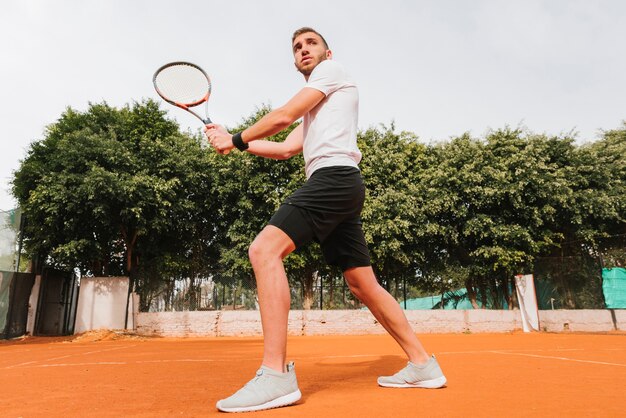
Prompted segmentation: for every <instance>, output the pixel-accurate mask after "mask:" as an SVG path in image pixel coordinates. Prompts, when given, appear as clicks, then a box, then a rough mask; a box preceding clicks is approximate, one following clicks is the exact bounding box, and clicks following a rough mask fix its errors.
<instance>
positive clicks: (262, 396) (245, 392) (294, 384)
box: [216, 362, 302, 412]
mask: <svg viewBox="0 0 626 418" xmlns="http://www.w3.org/2000/svg"><path fill="white" fill-rule="evenodd" d="M301 397H302V394H301V393H300V389H298V380H297V379H296V371H295V366H294V364H293V362H291V363H289V364H288V365H287V373H279V372H277V371H275V370H272V369H270V368H269V367H266V366H261V368H260V369H259V370H257V372H256V376H255V377H254V378H253V379H252V380H250V381H249V382H248V383H246V385H245V386H244V387H242V388H241V389H239V390H238V391H237V392H235V394H234V395H232V396H230V397H228V398H226V399H222V400H221V401H218V402H217V404H216V406H217V409H219V410H220V411H222V412H249V411H260V410H262V409H270V408H278V407H280V406H287V405H291V404H292V403H295V402H297V401H298V400H299V399H300V398H301Z"/></svg>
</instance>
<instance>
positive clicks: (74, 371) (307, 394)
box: [0, 332, 626, 417]
mask: <svg viewBox="0 0 626 418" xmlns="http://www.w3.org/2000/svg"><path fill="white" fill-rule="evenodd" d="M422 341H423V342H424V343H425V345H426V347H427V348H428V349H429V350H430V351H433V352H435V353H436V354H437V357H438V359H439V362H440V364H441V366H442V368H443V370H444V372H445V374H446V376H447V378H448V385H447V387H446V388H443V389H437V390H424V389H390V388H381V387H378V386H377V385H376V377H377V376H378V375H380V374H389V373H392V372H395V371H397V370H398V369H400V368H402V367H403V366H404V364H405V360H404V357H403V355H402V354H403V353H402V352H401V351H400V349H399V348H398V347H397V346H396V345H395V343H394V341H393V340H392V339H391V337H388V336H385V335H375V336H371V335H370V336H318V337H290V341H289V353H288V356H289V359H293V360H295V362H296V370H297V374H298V380H299V384H300V389H301V391H302V394H303V398H302V399H301V400H300V401H299V402H298V403H297V404H295V405H294V406H290V407H286V408H280V409H273V410H269V411H261V412H256V413H251V414H248V415H255V416H275V417H293V416H296V417H416V416H429V417H433V416H434V417H446V416H473V417H499V416H507V417H511V416H513V417H515V416H519V417H521V416H524V417H529V416H536V417H540V416H541V417H544V416H568V417H572V416H603V417H611V416H615V417H617V416H624V414H625V413H626V412H625V411H626V409H625V407H624V406H625V405H626V404H625V400H624V395H625V394H626V392H625V388H626V334H624V333H609V334H549V333H534V334H523V333H512V334H431V335H424V336H422ZM261 349H262V340H261V339H260V338H211V339H208V338H206V339H173V338H141V337H134V336H120V335H117V334H114V333H104V332H102V333H91V334H86V335H83V336H78V337H73V338H65V339H64V338H52V339H51V338H26V339H23V340H20V341H8V342H2V343H0V387H1V388H2V396H1V399H2V402H1V403H0V408H1V410H0V416H3V417H44V416H45V417H50V416H63V417H78V416H137V417H165V416H167V417H171V416H191V417H202V416H213V415H222V416H226V414H223V413H219V412H217V411H216V409H215V402H216V401H217V400H218V399H220V398H221V397H225V396H227V395H230V394H231V393H232V392H233V391H235V390H236V389H238V388H239V387H240V386H241V385H242V384H243V383H245V382H246V381H248V380H249V379H250V378H252V376H253V375H254V372H255V370H256V368H257V366H258V365H259V363H260V355H261ZM248 415H246V416H248ZM238 416H242V415H238Z"/></svg>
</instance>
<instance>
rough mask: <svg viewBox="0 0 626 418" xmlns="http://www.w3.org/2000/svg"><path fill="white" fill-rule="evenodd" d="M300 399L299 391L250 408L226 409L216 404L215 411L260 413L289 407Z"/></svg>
mask: <svg viewBox="0 0 626 418" xmlns="http://www.w3.org/2000/svg"><path fill="white" fill-rule="evenodd" d="M301 397H302V393H300V389H298V390H296V391H295V392H292V393H290V394H288V395H284V396H281V397H280V398H276V399H273V400H271V401H269V402H265V403H264V404H261V405H252V406H242V407H232V408H226V407H221V406H220V403H219V402H218V403H217V405H216V406H217V409H219V410H220V411H222V412H252V411H261V410H263V409H272V408H280V407H281V406H287V405H291V404H292V403H296V402H298V401H299V400H300V398H301Z"/></svg>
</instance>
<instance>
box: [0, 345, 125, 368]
mask: <svg viewBox="0 0 626 418" xmlns="http://www.w3.org/2000/svg"><path fill="white" fill-rule="evenodd" d="M131 347H135V345H129V346H124V347H114V348H107V349H104V350H95V351H88V352H86V353H76V354H68V355H67V356H60V357H53V358H49V359H45V360H33V361H27V362H24V363H19V364H14V365H12V366H6V367H4V368H5V369H13V368H15V367H23V366H27V365H29V364H34V363H41V362H45V361H53V360H60V359H62V358H68V357H77V356H84V355H87V354H95V353H104V352H106V351H113V350H121V349H123V348H131Z"/></svg>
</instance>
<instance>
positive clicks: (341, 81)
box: [303, 60, 361, 178]
mask: <svg viewBox="0 0 626 418" xmlns="http://www.w3.org/2000/svg"><path fill="white" fill-rule="evenodd" d="M305 87H310V88H314V89H316V90H319V91H321V92H322V93H324V94H325V95H326V97H325V98H324V99H323V100H322V101H321V102H320V103H319V104H318V105H317V106H315V107H314V108H313V109H312V110H311V111H310V112H308V113H307V114H305V115H304V144H303V154H304V162H305V167H304V169H305V172H306V177H307V178H309V177H311V174H313V172H314V171H315V170H317V169H320V168H322V167H331V166H352V167H357V168H358V164H359V161H361V151H359V148H358V147H357V144H356V135H357V124H358V116H359V91H358V90H357V87H356V84H355V83H354V81H353V80H352V78H351V77H350V76H349V75H348V74H347V73H346V71H345V70H344V68H343V66H341V65H340V64H338V63H336V62H335V61H332V60H325V61H322V62H321V63H319V64H318V65H317V67H315V68H314V69H313V72H312V73H311V75H310V76H309V80H308V82H307V84H306V86H305Z"/></svg>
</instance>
